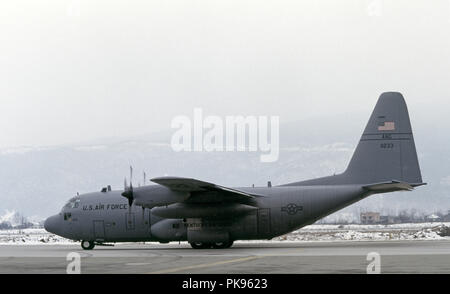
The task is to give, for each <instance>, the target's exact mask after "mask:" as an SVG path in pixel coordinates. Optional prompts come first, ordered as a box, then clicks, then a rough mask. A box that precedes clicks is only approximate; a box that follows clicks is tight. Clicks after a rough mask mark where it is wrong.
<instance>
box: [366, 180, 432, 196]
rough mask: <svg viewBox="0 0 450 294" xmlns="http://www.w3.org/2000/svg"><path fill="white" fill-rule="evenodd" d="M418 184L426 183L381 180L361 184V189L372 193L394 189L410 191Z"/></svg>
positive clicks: (392, 190)
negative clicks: (365, 184)
mask: <svg viewBox="0 0 450 294" xmlns="http://www.w3.org/2000/svg"><path fill="white" fill-rule="evenodd" d="M419 185H426V183H420V184H409V183H405V182H400V181H395V180H392V181H391V182H383V183H376V184H370V185H367V186H363V189H365V190H367V191H370V192H374V193H386V192H395V191H412V190H414V187H417V186H419Z"/></svg>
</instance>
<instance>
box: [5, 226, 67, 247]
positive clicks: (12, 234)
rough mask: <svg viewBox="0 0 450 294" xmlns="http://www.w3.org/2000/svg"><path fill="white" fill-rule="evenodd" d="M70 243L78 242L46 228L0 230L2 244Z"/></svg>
mask: <svg viewBox="0 0 450 294" xmlns="http://www.w3.org/2000/svg"><path fill="white" fill-rule="evenodd" d="M42 244H54V245H69V244H76V242H74V241H71V240H68V239H65V238H63V237H59V236H56V235H54V234H50V233H49V232H47V231H46V230H44V229H23V230H17V229H12V230H0V245H42Z"/></svg>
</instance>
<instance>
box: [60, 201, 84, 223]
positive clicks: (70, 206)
mask: <svg viewBox="0 0 450 294" xmlns="http://www.w3.org/2000/svg"><path fill="white" fill-rule="evenodd" d="M80 202H81V200H80V197H78V196H75V197H73V198H71V199H70V200H69V201H68V202H67V203H66V205H64V206H63V208H62V210H61V212H62V213H63V214H64V220H65V221H72V213H71V212H69V211H70V210H72V209H76V208H78V207H79V206H80Z"/></svg>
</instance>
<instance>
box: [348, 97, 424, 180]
mask: <svg viewBox="0 0 450 294" xmlns="http://www.w3.org/2000/svg"><path fill="white" fill-rule="evenodd" d="M344 175H345V177H348V178H349V179H351V182H353V183H377V182H384V181H391V180H397V181H401V182H406V183H410V184H419V183H422V176H421V174H420V167H419V161H418V159H417V153H416V147H415V144H414V137H413V134H412V129H411V123H410V120H409V114H408V108H407V106H406V103H405V99H404V98H403V96H402V94H400V93H396V92H387V93H383V94H382V95H381V96H380V98H379V99H378V103H377V105H376V106H375V109H374V111H373V112H372V116H371V117H370V119H369V122H368V123H367V126H366V129H365V130H364V133H363V135H362V137H361V140H360V141H359V144H358V146H357V147H356V150H355V153H354V154H353V157H352V159H351V161H350V164H349V165H348V167H347V170H346V171H345V173H344Z"/></svg>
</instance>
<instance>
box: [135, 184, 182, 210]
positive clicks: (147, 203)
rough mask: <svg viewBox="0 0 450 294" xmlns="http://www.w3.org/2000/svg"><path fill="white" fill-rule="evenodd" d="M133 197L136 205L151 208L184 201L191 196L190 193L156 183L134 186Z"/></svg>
mask: <svg viewBox="0 0 450 294" xmlns="http://www.w3.org/2000/svg"><path fill="white" fill-rule="evenodd" d="M133 197H134V204H135V205H138V206H142V207H145V208H150V209H151V208H153V207H157V206H166V205H170V204H173V203H178V202H183V201H185V200H186V199H188V198H189V193H187V192H176V191H172V190H170V189H168V188H166V187H164V186H160V185H154V186H144V187H138V188H134V190H133Z"/></svg>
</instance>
